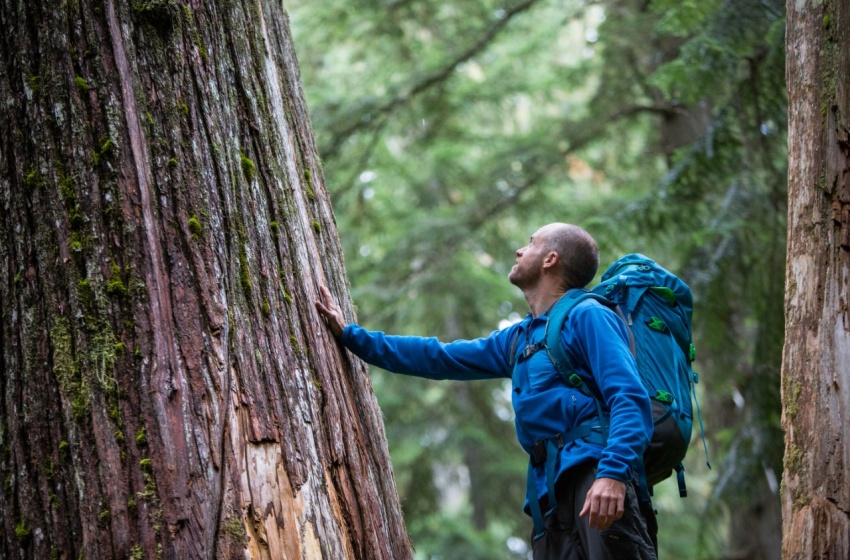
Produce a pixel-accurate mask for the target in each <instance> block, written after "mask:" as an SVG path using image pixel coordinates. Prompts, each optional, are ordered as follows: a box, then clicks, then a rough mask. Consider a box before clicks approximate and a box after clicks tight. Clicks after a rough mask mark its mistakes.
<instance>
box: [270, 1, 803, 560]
mask: <svg viewBox="0 0 850 560" xmlns="http://www.w3.org/2000/svg"><path fill="white" fill-rule="evenodd" d="M512 5H514V6H524V7H523V8H522V9H514V8H511V7H506V6H505V5H504V4H502V3H501V2H496V1H490V0H484V1H472V0H458V1H454V2H449V3H446V2H436V1H434V0H421V1H419V2H392V3H390V4H387V3H381V2H374V1H370V0H364V1H363V2H358V3H357V9H356V10H355V9H351V4H350V3H348V2H343V1H342V0H330V1H329V2H323V3H321V4H317V3H309V2H304V1H303V0H302V1H301V2H293V3H290V4H288V5H287V9H288V10H290V15H291V18H292V26H293V32H294V34H295V39H296V46H297V48H298V54H299V60H300V61H301V69H302V72H303V74H302V78H303V80H304V85H305V91H306V95H307V100H308V105H309V107H310V109H311V117H312V121H313V124H314V126H315V130H316V135H317V140H318V143H319V149H320V152H321V156H322V159H323V164H324V174H325V178H326V180H327V184H328V185H329V191H330V196H331V199H332V202H333V206H334V213H335V216H336V219H337V224H338V227H339V232H340V238H341V241H342V243H343V246H344V250H345V253H346V267H347V271H348V274H349V277H350V278H351V282H352V286H351V288H352V289H351V291H352V295H353V298H354V300H355V302H356V303H357V304H358V307H359V309H361V310H362V311H361V312H360V313H359V317H358V320H359V321H360V322H361V324H364V326H366V327H371V328H375V329H380V330H385V331H388V332H395V333H401V334H420V335H429V336H430V335H434V336H438V337H440V338H441V339H443V340H451V339H454V338H459V337H464V338H474V337H477V336H482V335H486V334H487V333H489V332H490V331H491V330H493V329H495V328H498V326H499V325H500V323H501V322H506V321H515V320H518V319H519V318H521V317H522V316H523V315H524V314H525V313H526V310H527V306H526V304H525V302H524V301H523V299H522V297H521V294H519V293H518V291H517V290H516V289H514V288H513V287H512V286H510V285H509V284H508V283H507V281H506V280H505V277H506V275H507V273H508V271H509V270H510V267H511V265H512V264H513V262H514V258H515V256H514V251H515V250H516V248H517V247H519V246H521V245H522V244H523V243H524V242H525V240H526V239H527V237H528V235H529V234H530V233H531V232H533V231H534V230H535V229H536V228H537V227H539V226H540V225H542V224H544V223H547V222H553V221H567V222H574V223H579V224H581V225H583V226H584V227H586V228H587V229H589V230H590V231H591V233H592V234H594V236H595V237H596V238H597V240H598V241H599V243H600V249H601V253H602V261H603V263H602V264H603V266H604V265H607V263H609V262H610V261H613V260H614V259H615V258H616V257H617V256H619V255H620V254H622V253H625V252H631V251H640V252H644V253H647V254H649V255H651V256H652V257H654V258H656V260H658V261H659V262H661V263H662V264H664V265H665V266H667V267H668V268H671V269H672V270H674V271H676V272H678V273H680V274H681V275H682V276H683V278H684V279H685V280H686V281H687V282H688V283H689V284H690V285H691V288H692V289H693V290H694V293H695V295H696V298H697V308H696V311H695V329H696V342H697V346H698V347H699V349H700V356H699V361H698V363H697V364H696V365H697V366H698V369H699V370H700V372H701V373H702V379H703V383H701V384H700V387H703V386H705V388H706V389H708V390H707V391H706V393H707V395H708V396H707V397H706V398H704V400H703V401H702V402H701V404H702V405H703V412H704V415H705V417H706V420H707V429H708V433H709V436H712V435H713V434H719V435H721V436H722V437H718V438H717V440H716V441H711V442H710V443H711V444H712V453H713V455H712V460H713V463H715V464H718V463H719V468H718V467H715V471H714V472H716V471H718V470H719V471H721V472H723V473H727V474H726V475H725V476H723V477H718V478H715V475H714V473H708V472H706V468H705V466H704V458H702V459H701V458H700V457H699V455H698V451H697V450H694V451H692V453H691V454H690V457H689V458H690V459H691V460H692V461H694V464H693V465H690V464H689V465H688V472H689V475H688V484H689V489H690V490H691V495H692V498H689V499H688V500H679V499H678V497H675V499H668V495H669V493H668V491H667V490H664V489H659V490H658V492H659V493H658V494H657V495H658V499H657V505H658V508H659V511H660V514H661V517H660V522H661V527H662V539H661V549H662V550H661V556H663V557H670V558H711V557H719V556H722V555H723V554H724V549H725V548H726V547H727V541H728V540H729V539H733V538H735V537H734V535H733V533H734V530H733V529H734V528H735V527H736V526H744V525H745V523H743V521H745V519H744V516H745V515H746V514H747V512H749V510H748V508H750V507H753V508H754V507H756V506H755V504H760V503H770V504H771V506H770V507H773V508H777V507H778V499H776V497H775V495H771V496H768V497H764V496H758V495H757V494H756V492H761V491H762V490H761V489H762V488H763V487H764V486H765V484H764V483H763V481H764V480H765V473H766V472H772V473H774V475H775V476H776V477H777V478H778V477H779V476H780V473H781V469H782V435H781V432H780V430H779V410H780V405H779V396H778V395H779V391H778V388H779V367H780V364H779V361H780V359H781V358H780V356H781V346H782V338H783V325H784V322H783V318H782V305H783V304H782V282H781V278H783V277H784V250H785V245H784V240H785V223H784V219H785V218H784V215H785V196H786V194H785V173H786V170H785V135H786V124H785V122H786V116H785V112H786V104H785V93H784V59H783V56H784V51H783V38H784V34H783V32H784V2H782V1H781V0H767V1H763V0H742V1H741V2H737V3H734V4H732V3H729V2H721V1H720V0H708V1H704V2H700V1H698V0H684V1H675V0H653V1H652V2H631V1H629V2H615V1H613V0H605V1H603V2H598V3H583V2H578V1H570V2H560V1H555V0H538V1H536V2H531V3H520V4H512ZM305 179H306V182H307V184H308V185H310V184H311V179H310V177H309V175H308V173H307V171H306V170H305ZM777 279H779V280H780V281H777ZM296 342H297V341H296ZM293 347H295V346H294V345H293ZM372 380H373V385H374V388H375V392H376V394H377V395H378V399H379V402H380V405H381V408H382V411H383V413H384V416H385V419H386V428H387V436H388V439H389V444H390V449H391V456H392V459H393V465H394V469H395V473H396V479H397V483H398V487H399V492H400V494H401V497H402V500H403V505H404V509H405V518H406V520H407V523H408V529H409V531H410V534H411V536H412V538H413V541H414V544H415V546H416V551H417V556H418V557H422V558H426V557H429V556H439V555H445V556H447V557H448V556H449V555H452V556H454V554H455V551H463V554H459V555H458V556H456V557H464V558H500V557H511V556H510V555H511V554H514V552H511V551H510V550H509V549H508V547H507V546H506V543H507V542H508V539H509V538H512V537H513V538H515V539H519V540H520V541H523V540H524V539H526V537H527V534H528V531H529V526H530V523H529V522H528V520H527V519H526V518H525V517H524V516H523V515H522V514H521V513H519V509H520V505H521V503H522V496H523V493H524V469H525V465H526V461H527V458H526V456H525V454H524V453H523V452H522V451H521V450H520V449H519V448H518V446H517V444H516V440H515V435H514V434H513V416H512V410H511V408H510V402H509V401H510V397H509V386H510V385H509V383H508V382H506V381H505V382H502V383H500V382H488V383H480V384H479V383H473V384H460V385H459V384H449V383H438V382H428V381H422V380H416V379H410V378H406V377H400V376H393V375H390V374H386V373H383V372H377V371H376V372H373V373H372ZM736 395H740V397H741V398H742V399H743V402H744V404H743V405H742V406H741V407H740V408H739V407H737V406H735V405H734V404H731V403H732V402H733V397H735V396H736ZM724 434H728V437H726V436H723V435H724ZM697 439H698V438H697V437H696V435H695V437H694V440H697ZM446 473H455V474H454V475H452V476H454V479H453V478H452V476H448V475H446ZM458 473H468V476H467V475H465V474H458ZM447 480H448V481H447ZM714 484H716V486H713V485H714ZM673 486H674V487H675V484H673ZM482 488H484V489H487V491H486V492H480V491H479V490H480V489H482ZM493 489H498V491H495V492H494V491H493ZM767 492H768V494H769V492H770V491H769V490H768V491H767ZM670 493H672V494H675V489H673V490H672V491H670ZM761 498H764V499H763V500H762V499H761ZM759 507H760V506H759ZM735 515H738V516H739V517H738V520H737V522H736V519H735ZM753 515H755V513H753ZM778 530H779V529H778V528H777V531H778ZM510 542H511V543H513V544H514V545H516V543H517V541H515V540H511V541H510ZM516 546H518V545H516ZM527 546H528V543H527V542H526V547H527ZM516 550H519V548H517V549H516ZM449 551H451V552H449ZM516 554H517V556H519V557H523V556H524V555H523V554H522V553H516Z"/></svg>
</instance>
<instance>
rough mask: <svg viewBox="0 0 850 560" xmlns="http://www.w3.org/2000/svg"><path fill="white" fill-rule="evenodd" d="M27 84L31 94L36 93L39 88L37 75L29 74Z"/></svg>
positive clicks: (39, 83)
mask: <svg viewBox="0 0 850 560" xmlns="http://www.w3.org/2000/svg"><path fill="white" fill-rule="evenodd" d="M27 84H29V86H30V89H31V90H32V92H33V94H38V92H39V91H40V90H41V80H40V79H39V77H38V76H30V77H29V78H28V79H27Z"/></svg>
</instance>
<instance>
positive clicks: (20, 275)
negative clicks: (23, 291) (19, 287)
mask: <svg viewBox="0 0 850 560" xmlns="http://www.w3.org/2000/svg"><path fill="white" fill-rule="evenodd" d="M23 281H24V274H23V272H20V271H19V272H18V273H17V274H15V278H14V282H15V284H21V283H22V282H23Z"/></svg>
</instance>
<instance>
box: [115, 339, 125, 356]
mask: <svg viewBox="0 0 850 560" xmlns="http://www.w3.org/2000/svg"><path fill="white" fill-rule="evenodd" d="M126 351H127V347H126V346H124V343H123V342H116V343H115V355H116V356H120V355H121V354H123V353H124V352H126Z"/></svg>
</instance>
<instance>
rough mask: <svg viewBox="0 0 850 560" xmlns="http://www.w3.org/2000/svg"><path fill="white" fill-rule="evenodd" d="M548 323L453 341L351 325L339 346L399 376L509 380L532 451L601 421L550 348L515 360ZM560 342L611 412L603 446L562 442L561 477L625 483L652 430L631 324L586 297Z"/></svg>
mask: <svg viewBox="0 0 850 560" xmlns="http://www.w3.org/2000/svg"><path fill="white" fill-rule="evenodd" d="M546 319H547V317H546V315H545V314H544V315H540V316H539V317H534V318H532V317H531V315H529V316H528V317H526V318H525V320H524V321H522V322H520V323H516V324H514V325H511V326H509V327H507V328H505V329H502V330H498V331H494V332H493V333H492V334H490V336H488V337H486V338H479V339H476V340H456V341H454V342H451V343H442V342H439V341H438V340H437V339H436V338H422V337H416V336H389V335H386V334H384V333H382V332H375V331H367V330H365V329H363V328H362V327H359V326H357V325H354V324H351V325H348V326H346V327H345V330H344V331H343V334H342V342H343V344H344V345H345V346H346V348H348V349H349V350H351V351H352V352H353V353H354V354H356V355H357V356H359V357H360V358H361V359H363V360H364V361H366V362H368V363H370V364H372V365H375V366H378V367H380V368H382V369H386V370H388V371H391V372H394V373H403V374H407V375H415V376H418V377H425V378H428V379H457V380H474V379H494V378H507V377H510V378H511V382H512V388H513V392H512V394H511V396H512V401H513V407H514V412H515V414H516V431H517V437H518V439H519V443H520V445H522V447H523V449H525V451H526V452H528V453H530V452H531V449H532V445H533V444H534V443H535V442H536V441H539V440H541V439H543V438H547V437H551V436H554V435H556V434H558V433H562V432H565V431H568V430H570V429H571V428H573V427H575V426H578V425H580V424H582V423H583V422H589V421H593V419H594V418H595V417H596V404H595V402H594V400H593V399H592V398H591V397H589V396H587V395H585V394H583V393H582V392H581V391H579V390H578V389H574V388H572V387H570V386H568V385H567V384H566V383H565V382H564V381H563V380H562V378H561V376H560V375H559V374H558V372H557V371H556V369H555V367H554V366H553V365H552V362H551V360H550V359H549V355H548V353H547V352H546V351H545V350H543V351H539V352H536V353H534V354H533V355H531V357H530V358H528V359H525V360H518V359H517V358H518V357H519V355H520V354H521V353H522V351H523V349H524V347H525V346H526V345H527V344H534V343H536V342H538V341H541V340H543V337H544V330H545V327H546ZM517 335H518V337H517ZM561 338H562V341H563V343H564V345H565V346H564V347H565V349H566V350H567V354H568V356H569V357H570V360H571V362H572V365H573V366H574V368H575V369H576V373H578V374H579V375H580V376H581V377H582V379H583V381H584V382H585V383H586V384H587V385H588V388H589V389H590V390H591V391H592V392H593V394H594V395H600V396H602V399H603V403H604V404H603V406H604V409H605V410H606V411H610V429H609V434H608V443H607V445H606V446H605V448H604V449H603V448H602V447H600V446H598V445H595V444H592V443H587V442H585V441H584V440H577V441H574V442H572V443H568V444H567V445H565V446H564V447H563V449H561V452H560V455H559V457H558V462H557V463H556V471H555V472H556V473H557V474H556V479H557V477H559V476H561V474H562V473H563V472H564V471H566V470H567V469H569V468H570V467H573V466H576V465H578V464H580V463H584V462H587V461H598V470H597V478H601V477H606V478H613V479H615V480H620V481H623V482H626V481H628V480H630V479H631V478H632V468H633V465H634V464H635V462H636V461H637V459H638V458H639V457H641V456H642V455H643V452H644V449H645V448H646V446H647V444H648V443H649V440H650V438H651V437H652V430H653V426H652V413H651V409H650V402H649V396H648V394H647V392H646V389H645V388H644V386H643V384H642V382H641V381H640V379H639V377H638V374H637V367H636V365H635V362H634V358H633V357H632V355H631V352H630V351H629V345H628V333H627V331H626V327H625V325H624V324H623V322H622V320H621V319H620V318H619V317H618V316H617V315H616V313H614V312H613V311H611V310H610V309H608V308H606V307H605V306H603V305H601V304H599V303H598V302H595V301H592V300H585V301H583V302H581V303H579V304H578V305H576V307H575V308H574V309H573V310H572V312H571V313H570V315H569V316H568V317H567V321H566V323H565V324H564V329H563V332H562V333H561ZM515 339H516V351H515V354H516V355H515V356H514V359H513V360H512V359H511V356H510V353H511V347H512V345H513V343H514V340H515ZM513 364H516V367H513ZM591 372H593V374H591ZM536 475H537V491H538V496H543V495H545V494H546V488H547V486H546V475H545V472H544V468H543V467H542V466H540V467H538V468H537V469H536Z"/></svg>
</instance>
